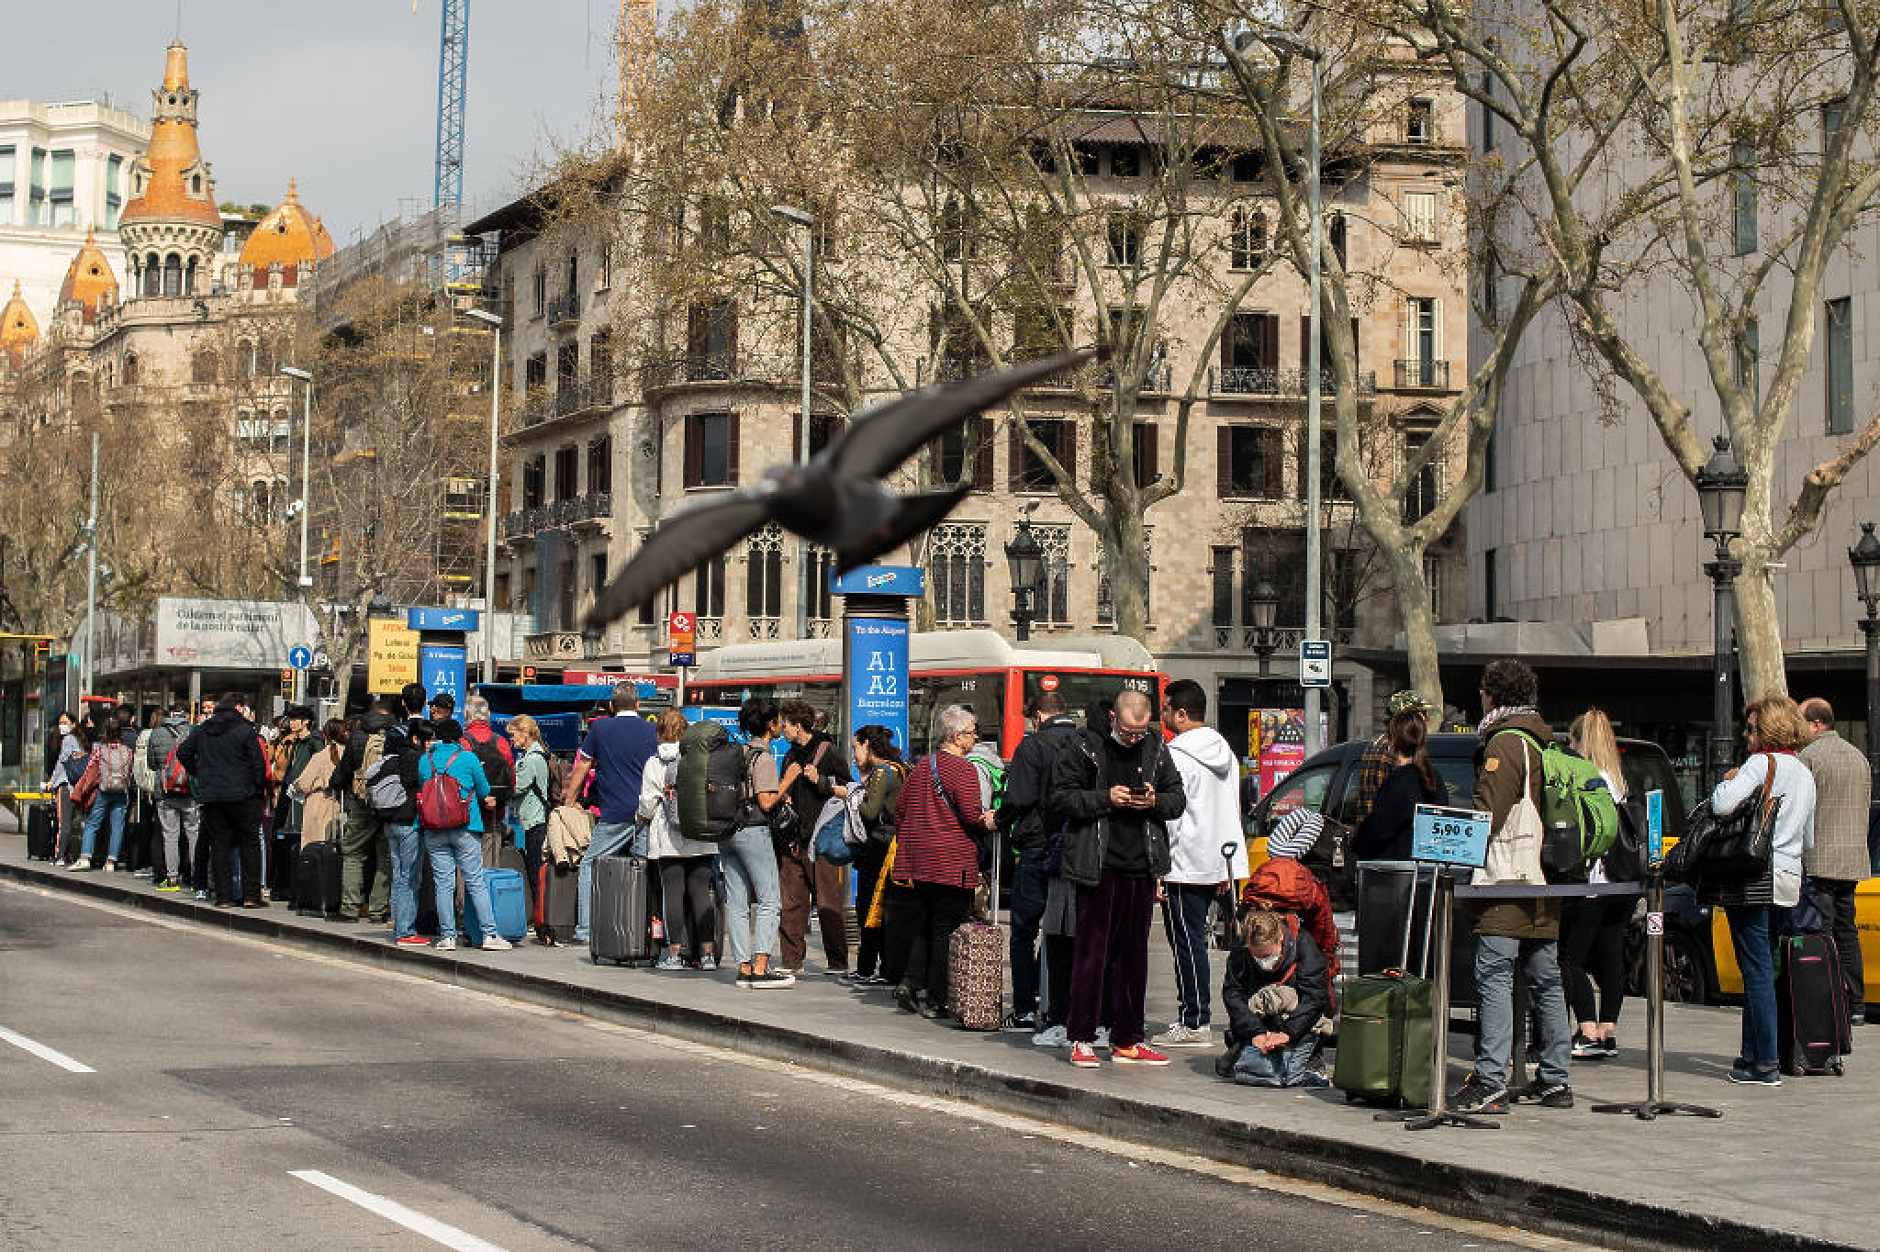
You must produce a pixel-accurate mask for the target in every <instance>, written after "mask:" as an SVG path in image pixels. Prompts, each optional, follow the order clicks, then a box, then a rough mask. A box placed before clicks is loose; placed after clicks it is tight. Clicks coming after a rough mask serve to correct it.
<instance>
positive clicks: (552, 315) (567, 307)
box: [548, 291, 581, 326]
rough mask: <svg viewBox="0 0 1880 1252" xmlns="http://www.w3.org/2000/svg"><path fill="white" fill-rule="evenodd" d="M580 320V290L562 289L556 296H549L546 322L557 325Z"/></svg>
mask: <svg viewBox="0 0 1880 1252" xmlns="http://www.w3.org/2000/svg"><path fill="white" fill-rule="evenodd" d="M580 320H581V293H580V292H578V291H564V292H562V293H561V294H560V295H558V296H553V297H550V299H549V302H548V324H549V325H550V326H559V325H561V324H562V323H564V322H578V321H580Z"/></svg>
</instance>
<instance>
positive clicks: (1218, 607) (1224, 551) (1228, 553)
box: [1210, 548, 1234, 630]
mask: <svg viewBox="0 0 1880 1252" xmlns="http://www.w3.org/2000/svg"><path fill="white" fill-rule="evenodd" d="M1212 552H1213V557H1214V559H1213V562H1212V565H1211V567H1210V573H1211V576H1212V582H1213V585H1214V625H1215V628H1216V629H1217V630H1229V629H1232V627H1233V625H1234V550H1233V549H1232V548H1214V549H1212Z"/></svg>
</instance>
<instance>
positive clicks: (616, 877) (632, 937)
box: [588, 856, 653, 965]
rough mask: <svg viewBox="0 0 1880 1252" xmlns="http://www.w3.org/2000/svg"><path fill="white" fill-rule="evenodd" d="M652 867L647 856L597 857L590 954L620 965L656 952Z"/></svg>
mask: <svg viewBox="0 0 1880 1252" xmlns="http://www.w3.org/2000/svg"><path fill="white" fill-rule="evenodd" d="M652 896H653V885H652V867H651V863H650V862H648V861H647V860H646V858H644V857H638V856H603V857H597V858H596V859H595V861H594V899H593V902H592V904H591V905H590V907H589V909H588V955H589V956H591V957H592V958H593V959H594V961H595V963H596V964H598V963H600V962H601V961H612V962H613V963H614V964H616V965H621V964H626V963H627V962H630V961H645V960H650V959H651V958H652V955H653V933H652V906H653V901H652Z"/></svg>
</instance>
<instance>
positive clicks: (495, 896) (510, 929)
mask: <svg viewBox="0 0 1880 1252" xmlns="http://www.w3.org/2000/svg"><path fill="white" fill-rule="evenodd" d="M483 881H484V882H486V883H488V884H489V888H490V902H491V903H492V905H494V907H495V909H496V933H497V934H499V935H501V936H502V937H503V938H505V939H507V940H509V942H511V943H520V942H522V938H523V936H525V935H527V934H528V933H529V893H528V889H527V888H526V887H525V885H524V884H523V881H522V873H521V871H520V870H513V869H486V870H484V871H483ZM468 911H469V910H466V912H468ZM468 920H469V919H468V918H465V921H468ZM479 938H481V936H479Z"/></svg>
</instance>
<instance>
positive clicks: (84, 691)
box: [78, 432, 98, 711]
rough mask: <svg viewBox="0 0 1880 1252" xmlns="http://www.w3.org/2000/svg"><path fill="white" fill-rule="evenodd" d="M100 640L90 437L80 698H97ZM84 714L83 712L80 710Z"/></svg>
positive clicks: (94, 451) (94, 452) (94, 463)
mask: <svg viewBox="0 0 1880 1252" xmlns="http://www.w3.org/2000/svg"><path fill="white" fill-rule="evenodd" d="M97 640H98V436H97V433H96V432H93V434H92V437H91V515H90V517H88V518H87V519H86V521H85V668H84V669H83V670H81V671H80V674H81V676H82V679H83V681H82V682H80V683H79V688H78V694H79V695H80V696H89V695H93V694H95V690H94V689H95V687H96V685H97V678H96V674H95V673H94V671H95V669H96V664H95V658H96V657H97V655H98V654H97V651H96V650H95V649H96V646H97ZM81 711H82V710H81Z"/></svg>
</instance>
